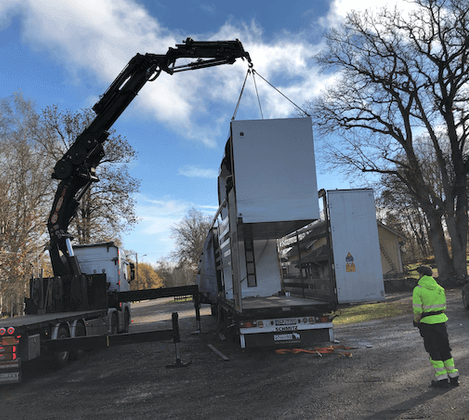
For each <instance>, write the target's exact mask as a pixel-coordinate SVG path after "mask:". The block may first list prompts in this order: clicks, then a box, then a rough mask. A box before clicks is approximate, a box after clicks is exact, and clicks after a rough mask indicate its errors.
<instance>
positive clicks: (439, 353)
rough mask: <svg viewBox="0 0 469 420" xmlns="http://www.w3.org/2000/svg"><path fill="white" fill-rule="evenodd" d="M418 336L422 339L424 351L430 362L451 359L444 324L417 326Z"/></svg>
mask: <svg viewBox="0 0 469 420" xmlns="http://www.w3.org/2000/svg"><path fill="white" fill-rule="evenodd" d="M419 330H420V335H421V336H422V338H423V345H424V346H425V351H426V352H427V353H428V354H429V355H430V357H431V359H432V360H442V361H445V360H448V359H452V356H451V347H450V346H449V339H448V332H447V331H446V324H445V323H442V324H423V323H420V324H419Z"/></svg>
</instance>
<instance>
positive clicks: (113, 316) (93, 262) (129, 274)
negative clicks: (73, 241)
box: [73, 242, 134, 334]
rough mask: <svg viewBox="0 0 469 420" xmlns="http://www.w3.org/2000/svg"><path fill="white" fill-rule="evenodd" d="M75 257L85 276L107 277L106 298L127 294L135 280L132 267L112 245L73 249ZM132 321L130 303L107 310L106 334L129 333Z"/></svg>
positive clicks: (111, 243)
mask: <svg viewBox="0 0 469 420" xmlns="http://www.w3.org/2000/svg"><path fill="white" fill-rule="evenodd" d="M73 249H74V251H75V257H76V259H77V261H78V264H79V266H80V269H81V271H82V273H84V274H106V283H107V292H108V295H111V296H112V294H113V292H116V293H118V292H126V291H129V290H130V282H131V281H132V280H133V278H134V269H133V264H132V263H130V262H129V261H128V260H127V257H126V255H125V253H124V251H122V250H121V249H119V247H118V246H117V245H116V244H115V243H114V242H103V243H97V244H89V245H75V246H74V247H73ZM130 320H131V310H130V302H122V303H119V304H118V305H116V306H111V305H110V307H109V309H108V324H109V332H110V333H112V334H115V333H117V332H128V330H129V325H130Z"/></svg>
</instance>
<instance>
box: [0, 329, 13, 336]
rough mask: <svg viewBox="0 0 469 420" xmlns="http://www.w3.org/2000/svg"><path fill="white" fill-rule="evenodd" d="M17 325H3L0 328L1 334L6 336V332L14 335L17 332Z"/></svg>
mask: <svg viewBox="0 0 469 420" xmlns="http://www.w3.org/2000/svg"><path fill="white" fill-rule="evenodd" d="M15 331H16V330H15V327H8V328H5V327H1V328H0V336H4V335H6V334H8V335H13V334H14V333H15Z"/></svg>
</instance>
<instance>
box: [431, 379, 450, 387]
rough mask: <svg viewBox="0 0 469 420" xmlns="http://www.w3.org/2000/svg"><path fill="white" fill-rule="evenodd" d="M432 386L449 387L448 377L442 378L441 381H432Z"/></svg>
mask: <svg viewBox="0 0 469 420" xmlns="http://www.w3.org/2000/svg"><path fill="white" fill-rule="evenodd" d="M430 386H431V387H432V388H448V379H442V380H441V381H432V384H431V385H430Z"/></svg>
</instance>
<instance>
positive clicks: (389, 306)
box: [333, 302, 412, 325]
mask: <svg viewBox="0 0 469 420" xmlns="http://www.w3.org/2000/svg"><path fill="white" fill-rule="evenodd" d="M404 314H409V315H412V303H409V302H380V303H368V304H364V305H357V306H350V307H348V308H343V309H339V310H337V311H335V312H333V315H334V316H336V318H335V319H334V321H333V323H334V325H345V324H355V323H358V322H366V321H372V320H374V319H382V318H390V317H393V316H397V315H404Z"/></svg>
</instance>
